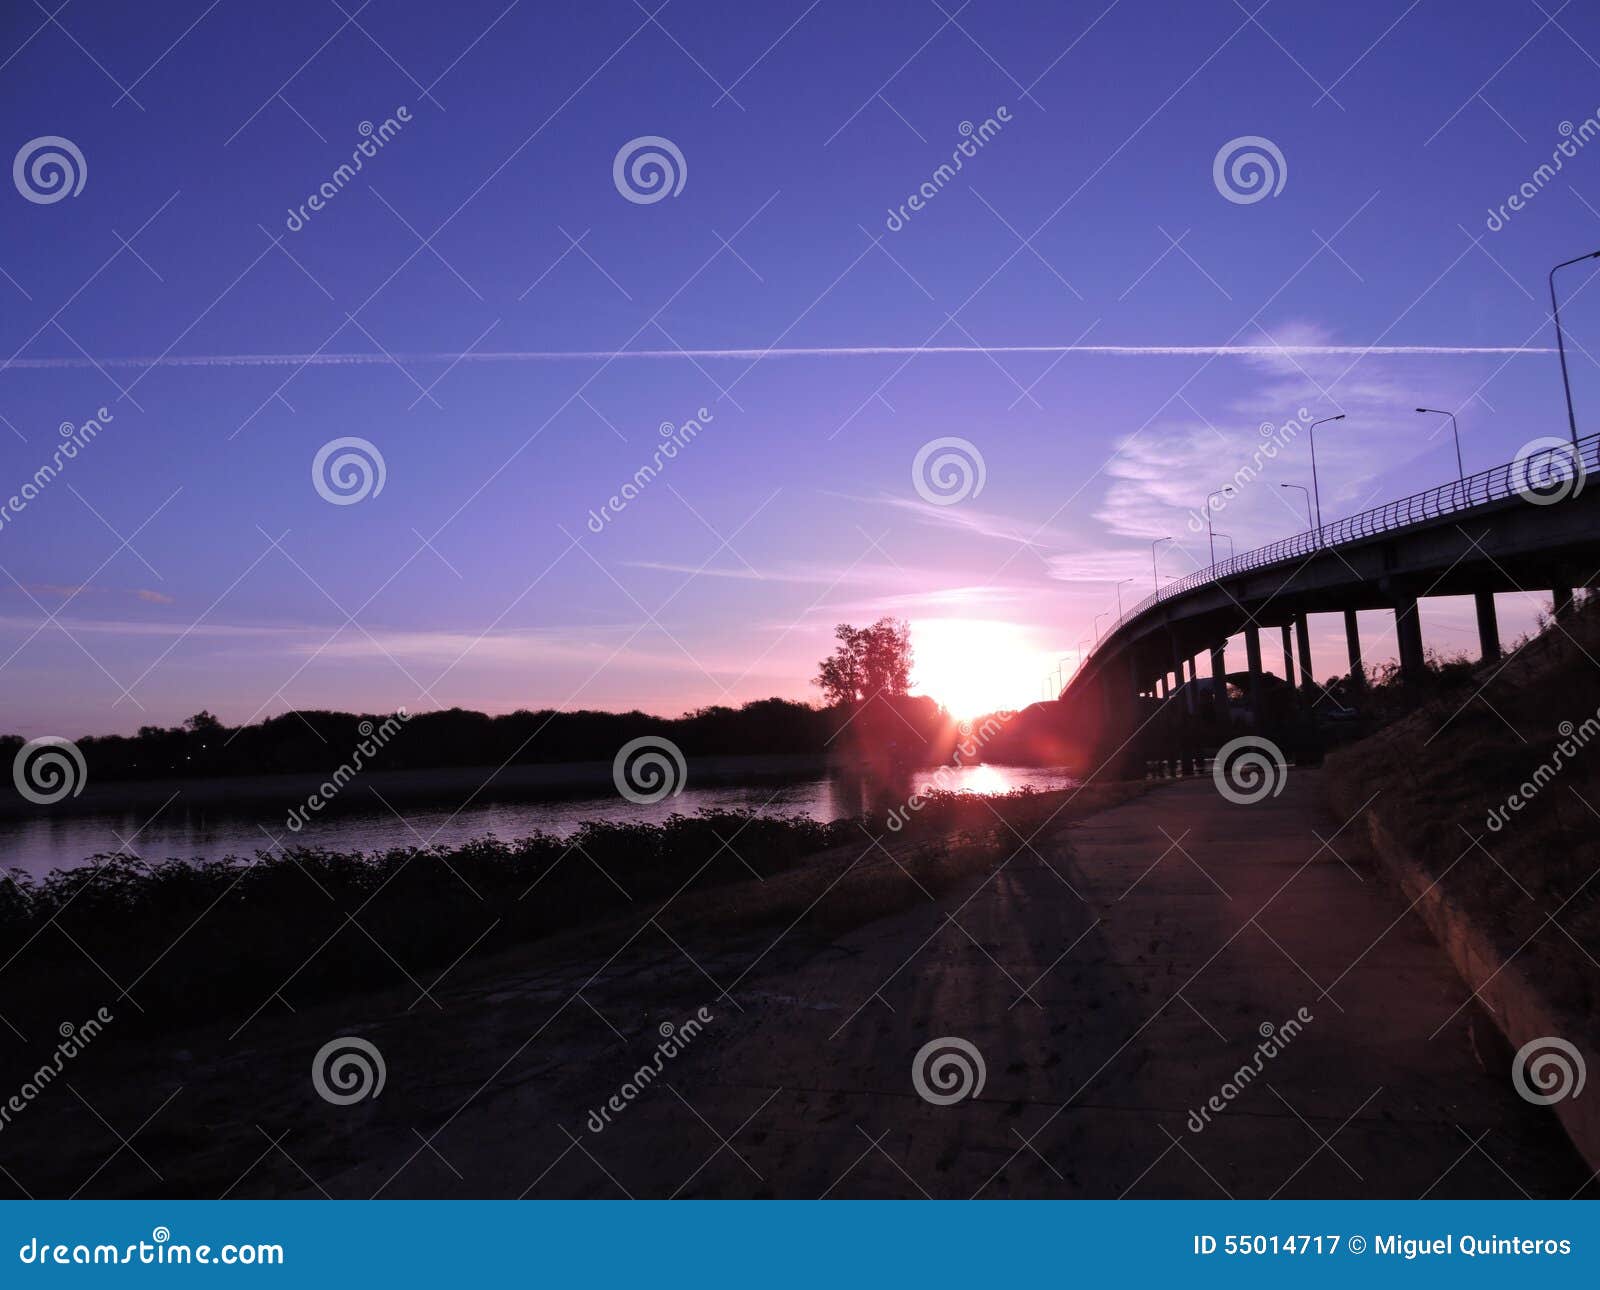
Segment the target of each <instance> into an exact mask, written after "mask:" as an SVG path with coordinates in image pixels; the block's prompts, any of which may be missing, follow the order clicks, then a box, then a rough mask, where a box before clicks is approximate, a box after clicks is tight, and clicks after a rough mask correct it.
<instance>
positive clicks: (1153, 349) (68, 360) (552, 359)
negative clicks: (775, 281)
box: [0, 345, 1556, 372]
mask: <svg viewBox="0 0 1600 1290" xmlns="http://www.w3.org/2000/svg"><path fill="white" fill-rule="evenodd" d="M1555 352H1556V351H1555V350H1554V349H1553V348H1548V347H1539V346H1530V345H826V346H784V347H776V348H772V349H743V348H730V349H623V350H607V349H522V350H478V351H472V352H467V353H437V352H435V353H421V354H396V355H394V356H393V359H391V357H390V356H389V355H388V354H381V353H350V354H329V353H315V354H163V355H161V356H159V357H153V358H149V357H146V358H140V357H122V358H102V359H92V358H83V357H63V358H13V359H11V360H10V361H9V362H3V363H0V372H3V371H5V370H6V369H7V368H17V369H20V370H28V371H53V370H57V369H79V368H93V367H135V368H151V367H359V366H365V365H369V364H380V363H388V362H391V361H399V362H401V363H416V364H424V363H562V362H610V361H613V360H618V359H695V360H699V359H706V360H716V359H747V360H756V359H763V358H879V357H889V358H894V357H907V356H911V355H916V354H954V355H962V354H978V355H990V354H1090V355H1111V356H1113V357H1135V358H1137V357H1145V356H1152V357H1179V358H1181V357H1200V358H1309V357H1315V356H1317V355H1325V354H1326V355H1346V356H1350V357H1355V356H1357V355H1367V354H1378V355H1398V356H1401V357H1419V356H1421V357H1426V356H1437V357H1446V358H1470V357H1474V356H1490V357H1508V356H1510V357H1515V356H1517V355H1521V354H1554V353H1555Z"/></svg>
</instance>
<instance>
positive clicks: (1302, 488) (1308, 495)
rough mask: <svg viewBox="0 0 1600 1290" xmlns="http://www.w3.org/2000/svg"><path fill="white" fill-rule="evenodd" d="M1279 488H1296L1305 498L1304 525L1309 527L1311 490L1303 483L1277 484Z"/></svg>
mask: <svg viewBox="0 0 1600 1290" xmlns="http://www.w3.org/2000/svg"><path fill="white" fill-rule="evenodd" d="M1278 487H1279V488H1298V489H1299V490H1300V491H1301V492H1302V493H1304V494H1305V498H1306V527H1307V528H1310V527H1311V490H1310V489H1309V488H1307V487H1306V486H1305V485H1304V484H1279V485H1278Z"/></svg>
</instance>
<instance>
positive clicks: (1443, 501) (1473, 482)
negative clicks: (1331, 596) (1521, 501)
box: [1074, 434, 1600, 675]
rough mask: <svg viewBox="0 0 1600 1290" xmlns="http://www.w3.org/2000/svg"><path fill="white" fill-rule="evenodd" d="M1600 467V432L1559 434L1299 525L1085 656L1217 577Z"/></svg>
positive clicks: (1549, 493)
mask: <svg viewBox="0 0 1600 1290" xmlns="http://www.w3.org/2000/svg"><path fill="white" fill-rule="evenodd" d="M1595 472H1600V434H1593V435H1588V436H1586V437H1585V438H1582V439H1579V440H1578V442H1577V444H1576V445H1574V444H1572V443H1569V442H1568V441H1566V440H1560V441H1559V442H1557V441H1552V443H1551V444H1550V446H1548V447H1542V448H1540V449H1538V450H1537V451H1534V452H1531V453H1530V452H1528V451H1527V450H1526V449H1525V450H1524V452H1523V454H1522V455H1519V456H1518V457H1517V458H1516V459H1515V460H1513V461H1508V462H1506V463H1505V464H1503V465H1500V466H1494V467H1492V468H1490V469H1489V470H1482V471H1479V472H1478V473H1477V474H1475V475H1468V476H1467V477H1466V478H1465V479H1458V480H1452V481H1451V482H1450V483H1448V484H1439V485H1437V486H1436V487H1433V488H1429V489H1427V490H1425V491H1423V492H1420V493H1413V494H1411V496H1410V497H1402V498H1400V499H1399V500H1398V501H1393V502H1386V503H1384V504H1383V505H1382V506H1374V507H1372V508H1371V509H1370V510H1365V511H1361V512H1360V513H1358V514H1356V515H1351V516H1348V517H1346V518H1345V519H1342V520H1334V521H1333V522H1332V523H1330V524H1325V525H1323V526H1322V527H1321V528H1320V529H1314V530H1310V531H1308V532H1305V533H1297V534H1295V535H1294V536H1293V537H1288V538H1283V539H1281V540H1279V541H1277V542H1272V543H1269V544H1268V545H1266V546H1262V547H1257V548H1256V549H1255V550H1253V551H1246V552H1245V553H1244V554H1243V555H1236V556H1232V557H1230V558H1229V559H1227V560H1221V561H1219V562H1217V563H1216V564H1213V565H1209V566H1207V567H1206V568H1204V569H1197V570H1196V571H1195V572H1193V573H1191V574H1189V575H1187V576H1186V577H1183V578H1179V579H1177V580H1175V581H1173V582H1170V583H1168V584H1167V585H1166V586H1164V587H1162V588H1160V589H1159V590H1157V591H1155V592H1154V593H1152V594H1151V595H1148V596H1146V597H1145V598H1144V599H1143V600H1141V601H1140V602H1139V603H1138V604H1136V605H1134V606H1133V607H1132V608H1131V609H1129V610H1128V611H1127V612H1126V613H1124V614H1122V615H1121V616H1120V617H1118V618H1117V619H1116V621H1115V622H1113V623H1112V625H1111V626H1110V627H1109V628H1108V629H1107V630H1106V632H1105V634H1104V635H1103V636H1101V637H1100V639H1099V641H1097V642H1096V644H1095V646H1094V648H1093V649H1091V650H1090V651H1089V652H1088V653H1087V654H1086V655H1085V656H1084V660H1085V661H1087V660H1089V659H1091V658H1093V657H1094V656H1095V655H1096V654H1097V653H1099V652H1100V650H1101V649H1102V648H1104V646H1105V645H1106V643H1107V642H1108V641H1110V639H1111V638H1112V637H1113V636H1115V635H1116V634H1117V632H1118V631H1120V630H1121V629H1122V628H1123V627H1124V626H1125V625H1126V624H1128V623H1131V622H1133V621H1134V620H1135V619H1137V618H1139V617H1141V616H1142V615H1144V614H1146V613H1149V612H1150V610H1152V609H1154V608H1155V607H1156V606H1157V605H1160V604H1163V603H1164V602H1166V601H1168V600H1172V599H1174V598H1175V597H1179V596H1184V595H1187V594H1188V593H1189V592H1191V591H1194V590H1196V589H1197V588H1200V587H1204V586H1206V585H1207V584H1209V583H1215V582H1222V581H1224V580H1225V579H1228V578H1231V577H1233V576H1234V575H1235V574H1240V573H1249V572H1252V571H1254V570H1256V569H1262V568H1266V567H1268V566H1270V565H1275V564H1286V563H1288V562H1290V561H1293V560H1305V559H1308V558H1310V557H1311V556H1313V555H1315V554H1316V553H1317V552H1318V551H1323V550H1327V549H1329V548H1333V547H1338V546H1341V545H1343V544H1345V543H1348V542H1359V541H1363V540H1365V539H1367V538H1370V537H1373V536H1375V535H1376V534H1379V533H1392V532H1396V531H1398V530H1401V529H1406V528H1409V527H1410V526H1412V525H1413V524H1422V523H1425V522H1428V521H1431V520H1437V519H1439V518H1441V517H1443V516H1446V515H1456V514H1461V513H1464V512H1467V511H1471V510H1473V509H1474V508H1476V507H1479V506H1484V505H1486V504H1488V503H1490V502H1500V501H1505V500H1506V499H1507V498H1511V497H1516V496H1519V495H1520V496H1523V497H1529V498H1540V499H1542V498H1554V497H1556V496H1559V495H1561V494H1562V493H1563V492H1564V491H1566V492H1570V491H1575V489H1574V485H1573V483H1572V482H1571V481H1573V480H1574V479H1576V480H1578V481H1582V480H1583V479H1584V478H1585V477H1586V476H1587V475H1589V474H1591V473H1595ZM1081 670H1082V668H1081V666H1080V668H1079V671H1081ZM1074 675H1076V673H1074Z"/></svg>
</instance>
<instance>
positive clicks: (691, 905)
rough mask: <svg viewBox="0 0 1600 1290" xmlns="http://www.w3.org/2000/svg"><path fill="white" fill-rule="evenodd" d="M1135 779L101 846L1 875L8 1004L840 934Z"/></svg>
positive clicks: (165, 994) (139, 1007) (303, 992)
mask: <svg viewBox="0 0 1600 1290" xmlns="http://www.w3.org/2000/svg"><path fill="white" fill-rule="evenodd" d="M1136 791H1139V786H1136V785H1109V786H1095V787H1091V788H1087V789H1081V790H1069V791H1066V792H1055V793H1035V792H1023V793H1016V794H1011V795H1007V796H1002V797H991V798H980V797H975V796H971V795H961V794H933V795H931V796H930V797H929V798H928V799H927V800H926V804H925V805H924V807H923V809H922V810H921V811H920V812H918V813H917V814H916V815H914V816H913V817H912V821H911V823H910V824H909V825H908V826H907V828H906V829H905V830H904V831H903V832H901V833H899V834H894V833H882V834H874V833H869V832H868V831H867V830H866V828H865V827H864V825H863V823H862V822H861V821H840V822H835V823H826V824H825V823H820V822H818V821H815V820H811V819H806V818H801V817H790V818H761V817H756V816H753V815H750V814H747V813H738V812H713V811H706V812H702V813H701V814H698V815H694V816H674V817H672V819H671V820H669V821H668V822H667V823H665V824H661V825H635V824H611V823H591V824H587V825H584V826H583V827H582V828H581V829H579V830H578V831H577V832H576V833H575V834H573V835H571V836H569V837H567V838H565V839H561V838H556V837H552V836H550V835H547V834H539V833H536V834H533V835H531V836H529V837H526V838H522V839H519V840H518V841H515V842H499V841H494V840H490V839H484V840H480V841H476V842H472V843H469V844H467V845H465V846H460V847H453V848H444V847H435V848H431V849H426V850H420V849H396V850H391V851H387V852H382V853H340V852H332V851H326V850H321V849H317V848H311V847H304V848H298V849H294V850H290V851H285V852H275V853H270V854H263V855H261V856H259V857H258V858H257V859H256V860H255V862H253V863H248V864H242V863H239V862H236V861H233V860H217V861H206V862H194V861H168V862H166V863H163V864H159V865H155V866H147V865H144V864H142V863H140V862H137V861H134V860H131V859H129V858H128V857H126V856H121V857H109V856H99V857H95V858H94V859H93V860H92V861H91V862H90V863H89V864H88V865H85V866H84V867H82V868H77V869H72V870H65V871H62V870H58V871H56V872H54V873H52V874H51V875H50V876H49V877H48V878H46V879H43V880H40V881H34V880H30V879H29V878H27V877H26V876H25V875H21V874H18V875H16V876H15V877H14V880H13V881H11V882H9V883H5V884H0V972H3V973H4V974H5V981H6V1002H5V1004H4V1005H3V1007H0V1012H3V1013H4V1014H5V1016H6V1018H7V1019H8V1020H9V1021H11V1022H12V1023H13V1024H15V1025H18V1026H20V1027H21V1028H22V1029H23V1030H24V1031H26V1032H28V1033H32V1032H33V1029H34V1028H35V1027H41V1028H43V1029H49V1028H52V1027H54V1026H55V1025H56V1024H58V1023H59V1022H60V1021H62V1020H63V1019H71V1018H76V1017H77V1016H78V1015H79V1014H83V1015H89V1013H91V1012H92V1011H93V1009H94V1008H95V1007H98V1006H100V1005H101V1004H106V1005H108V1006H110V1007H111V1010H112V1011H113V1012H114V1013H116V1014H118V1015H119V1017H126V1016H130V1015H137V1016H140V1017H141V1021H142V1024H144V1025H147V1026H153V1027H170V1026H175V1025H180V1024H184V1023H189V1022H198V1021H216V1020H226V1019H229V1018H232V1017H237V1018H238V1020H239V1021H243V1020H244V1019H245V1018H246V1017H247V1016H248V1015H250V1013H251V1012H252V1011H253V1010H254V1009H256V1008H258V1007H259V1006H261V1005H262V1004H263V1003H264V1002H266V1001H268V1000H271V999H273V998H274V997H275V996H276V997H277V999H278V1000H280V1001H281V1003H284V1004H288V1005H289V1006H291V1007H299V1006H302V1004H304V1003H306V1002H309V1001H312V1000H315V999H319V998H327V997H331V996H335V995H340V994H348V993H353V992H357V991H361V990H365V989H375V988H387V987H392V986H394V985H395V984H396V982H397V981H402V982H403V981H404V980H405V978H406V977H410V978H411V980H412V981H414V982H416V983H417V984H418V988H419V990H420V987H421V986H423V985H428V984H430V983H431V982H432V981H433V980H434V979H435V978H436V977H437V976H438V975H439V974H440V973H441V972H443V971H444V970H445V969H447V968H449V967H451V966H453V965H454V964H456V963H458V962H459V961H461V960H462V959H464V958H466V957H469V956H470V957H482V956H486V955H490V954H493V953H496V952H505V951H511V950H514V949H516V948H517V947H521V946H526V945H529V944H532V943H536V942H547V941H551V940H552V938H555V939H558V940H559V941H560V942H562V944H563V948H564V949H566V950H569V951H572V952H578V953H581V952H589V951H592V949H593V937H589V938H587V940H586V939H585V934H584V929H585V928H590V927H593V926H595V925H597V924H599V923H601V922H603V921H606V920H609V919H612V918H623V917H627V918H631V919H635V920H642V919H644V918H646V917H649V916H650V914H651V912H653V911H655V910H657V909H659V908H660V907H661V906H663V905H664V904H666V905H667V908H668V910H669V911H670V913H669V916H668V917H669V922H671V923H672V924H673V925H674V926H681V927H684V928H686V929H690V928H692V929H695V930H700V931H709V932H712V933H716V932H726V933H729V934H733V933H738V932H743V931H746V930H749V929H753V928H756V927H760V926H764V925H782V926H788V925H790V924H791V923H796V922H799V923H800V924H802V925H803V926H804V927H805V928H806V929H807V930H808V931H810V932H812V933H815V934H816V935H819V936H824V937H826V936H831V935H836V934H837V933H838V932H840V931H842V930H844V929H846V928H848V927H851V926H855V925H858V924H860V923H863V922H866V921H870V920H871V919H873V918H877V917H882V916H884V915H885V914H889V913H893V912H895V911H896V910H899V909H902V908H905V907H907V906H909V905H910V904H912V903H915V902H920V901H923V900H925V899H926V896H927V895H928V894H932V895H937V894H938V892H940V891H942V890H946V889H948V888H949V887H950V886H951V885H953V884H954V883H956V882H958V881H960V880H961V879H963V878H965V877H967V876H969V875H971V874H974V873H976V872H977V871H978V870H980V869H981V868H982V867H983V866H985V865H987V864H991V863H994V862H997V861H998V860H999V859H1002V858H1004V857H1005V856H1007V855H1010V854H1012V853H1013V852H1014V851H1016V850H1017V849H1018V848H1019V847H1020V845H1021V839H1022V838H1024V837H1027V836H1029V835H1031V834H1032V833H1033V831H1034V830H1035V829H1038V828H1040V827H1041V826H1042V825H1045V824H1046V823H1047V822H1049V823H1050V824H1051V825H1059V824H1061V823H1064V822H1065V821H1067V820H1069V819H1074V818H1079V817H1081V816H1083V815H1085V814H1088V813H1089V812H1091V811H1093V810H1096V809H1100V808H1102V807H1104V806H1106V805H1110V804H1113V803H1114V802H1115V801H1118V800H1121V799H1122V798H1124V797H1126V796H1127V795H1129V794H1130V793H1132V792H1136ZM875 836H876V837H877V838H878V842H877V843H876V844H875V843H874V842H873V838H874V837H875ZM925 893H926V894H925ZM668 902H670V903H668ZM124 988H125V989H126V990H127V993H128V996H129V997H130V998H131V1000H132V1001H133V1002H129V1001H128V999H125V998H123V997H122V990H123V989H124ZM85 1009H87V1010H88V1011H87V1012H86V1011H85Z"/></svg>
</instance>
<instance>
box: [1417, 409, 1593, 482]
mask: <svg viewBox="0 0 1600 1290" xmlns="http://www.w3.org/2000/svg"><path fill="white" fill-rule="evenodd" d="M1417 411H1418V412H1431V413H1433V414H1434V416H1438V417H1449V418H1450V429H1451V431H1452V432H1454V434H1455V437H1456V478H1458V479H1460V480H1462V481H1463V482H1465V480H1466V478H1467V471H1466V467H1464V466H1463V465H1462V464H1461V427H1460V426H1459V425H1457V424H1456V414H1455V413H1454V412H1446V411H1445V410H1444V409H1443V408H1418V409H1417ZM1574 433H1576V432H1574Z"/></svg>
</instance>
